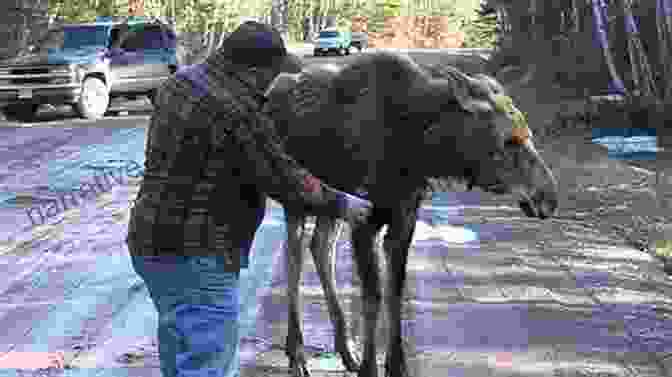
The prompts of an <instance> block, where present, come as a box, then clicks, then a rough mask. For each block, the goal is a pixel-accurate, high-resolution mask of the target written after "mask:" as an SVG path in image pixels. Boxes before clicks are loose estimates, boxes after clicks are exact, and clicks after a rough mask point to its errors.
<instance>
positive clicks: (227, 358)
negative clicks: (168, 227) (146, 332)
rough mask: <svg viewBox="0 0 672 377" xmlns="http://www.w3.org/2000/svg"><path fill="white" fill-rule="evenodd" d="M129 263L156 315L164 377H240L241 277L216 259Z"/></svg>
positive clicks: (142, 259)
mask: <svg viewBox="0 0 672 377" xmlns="http://www.w3.org/2000/svg"><path fill="white" fill-rule="evenodd" d="M131 260H132V263H133V268H134V269H135V271H136V273H137V274H138V275H139V276H140V277H141V278H142V279H143V280H144V281H145V284H146V285H147V289H148V291H149V294H150V297H151V299H152V301H153V302H154V306H155V307H156V310H157V312H158V314H159V325H158V340H159V358H160V362H161V372H162V374H163V377H238V376H239V375H240V358H239V356H240V355H239V343H240V336H239V332H238V313H239V310H240V308H239V288H240V287H239V275H238V274H236V273H231V272H222V270H221V266H222V265H223V263H225V261H223V260H221V259H220V258H218V257H188V256H134V255H132V254H131Z"/></svg>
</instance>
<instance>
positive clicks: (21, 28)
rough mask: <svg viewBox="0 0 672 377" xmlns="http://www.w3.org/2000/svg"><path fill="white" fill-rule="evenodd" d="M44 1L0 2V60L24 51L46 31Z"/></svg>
mask: <svg viewBox="0 0 672 377" xmlns="http://www.w3.org/2000/svg"><path fill="white" fill-rule="evenodd" d="M47 9H48V5H47V2H46V0H9V1H8V0H3V1H2V2H0V21H1V22H0V25H2V26H0V38H1V39H2V40H3V43H2V47H0V58H8V57H13V56H16V55H18V54H20V53H21V52H22V51H25V49H26V47H27V46H28V44H30V43H34V42H35V41H36V40H38V39H39V38H40V37H41V34H42V33H43V32H44V31H45V30H46V29H47V27H48V24H49V18H48V16H47Z"/></svg>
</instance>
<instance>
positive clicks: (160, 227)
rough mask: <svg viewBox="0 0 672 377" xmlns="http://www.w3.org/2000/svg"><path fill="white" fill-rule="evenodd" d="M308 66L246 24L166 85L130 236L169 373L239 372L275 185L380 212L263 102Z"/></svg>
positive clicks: (296, 198) (299, 200)
mask: <svg viewBox="0 0 672 377" xmlns="http://www.w3.org/2000/svg"><path fill="white" fill-rule="evenodd" d="M301 66H302V64H301V61H300V60H299V59H298V58H296V57H292V56H291V55H288V54H287V52H286V49H285V46H284V43H283V41H282V39H281V37H280V35H279V33H278V32H277V31H275V30H273V29H272V28H270V27H269V26H267V25H263V24H259V23H256V22H246V23H244V24H243V25H241V26H240V27H239V28H238V29H237V30H236V31H235V32H233V33H232V34H231V35H230V36H229V38H227V39H226V41H225V42H224V43H223V46H222V47H221V48H220V49H219V50H217V51H216V52H215V53H213V54H212V55H211V56H210V57H208V58H207V59H206V61H205V62H203V63H202V64H199V65H195V66H191V67H189V68H187V69H185V70H182V71H179V72H178V73H177V74H176V75H175V76H173V77H171V78H170V79H169V80H167V81H166V83H164V84H163V85H162V87H161V88H160V90H159V92H158V94H157V98H156V108H155V111H154V114H153V115H152V119H151V121H150V125H149V130H148V133H147V145H146V151H145V154H146V163H145V174H144V178H143V182H142V185H141V188H140V191H139V192H138V196H137V198H136V200H135V204H134V206H133V208H132V209H131V218H130V221H129V229H128V237H127V239H126V242H127V244H128V248H129V252H130V255H131V259H132V263H133V268H134V269H135V271H136V272H137V273H138V275H140V276H141V277H142V279H143V280H144V281H145V283H146V285H147V289H148V291H149V294H150V296H151V299H152V301H153V303H154V305H155V307H156V309H157V312H158V314H159V325H158V339H159V357H160V360H161V370H162V373H163V377H176V376H180V377H184V376H199V377H200V376H203V377H205V376H213V377H235V376H238V374H239V365H238V343H239V337H238V288H239V285H238V278H239V272H240V269H241V268H245V267H247V260H248V254H249V250H250V247H251V244H252V240H253V237H254V234H255V232H256V230H257V228H258V227H259V225H260V224H261V221H262V219H263V216H264V212H265V203H266V195H268V196H270V197H271V198H273V199H275V200H277V201H279V202H280V203H281V204H282V205H284V206H285V207H292V206H293V208H302V209H304V210H306V211H308V212H309V213H311V214H314V215H323V216H331V217H335V218H344V219H346V220H350V221H364V220H366V218H367V217H368V216H369V213H370V208H371V206H370V203H369V202H367V201H365V200H362V199H358V198H356V197H353V196H350V195H348V194H346V193H343V192H340V191H337V190H335V189H333V188H331V187H329V186H327V185H325V184H324V183H322V182H320V180H319V179H317V178H315V177H314V176H312V175H311V174H310V173H309V172H308V171H306V170H305V169H303V168H301V167H300V166H299V165H298V164H297V163H296V162H295V161H294V160H293V159H292V158H291V157H289V156H287V155H286V154H285V153H284V151H283V148H282V145H281V144H280V142H279V141H278V140H279V139H278V138H277V136H276V135H275V131H274V128H273V124H272V122H271V120H270V119H269V118H268V117H267V116H266V115H265V114H264V113H262V112H261V109H262V105H263V102H264V99H265V98H264V96H263V94H262V93H264V91H265V89H266V88H267V87H268V86H269V84H270V83H271V82H272V80H273V79H274V78H275V77H276V75H277V74H278V73H279V72H280V71H281V70H284V71H289V72H298V71H299V70H300V69H301Z"/></svg>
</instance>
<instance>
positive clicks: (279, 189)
mask: <svg viewBox="0 0 672 377" xmlns="http://www.w3.org/2000/svg"><path fill="white" fill-rule="evenodd" d="M236 118H237V121H236ZM228 121H230V122H232V123H233V122H235V123H237V124H231V126H230V127H231V128H230V129H229V130H227V131H229V133H230V134H229V135H228V136H229V137H232V138H233V141H234V143H235V144H236V145H237V146H238V147H240V150H241V153H242V156H243V159H244V163H243V169H242V171H241V172H240V173H241V175H242V176H243V179H245V180H247V181H250V182H254V183H255V184H256V185H257V186H258V187H259V190H260V191H262V192H264V193H266V194H267V195H268V196H270V197H271V198H272V199H274V200H276V201H278V202H280V204H282V205H283V206H286V207H290V208H292V207H294V208H297V207H298V208H302V209H304V210H306V211H308V212H309V213H311V214H313V215H324V216H329V217H338V218H345V219H348V220H355V221H361V220H363V219H364V217H367V216H368V215H369V212H370V208H371V204H370V202H368V201H366V200H363V199H360V198H358V197H355V196H353V195H350V194H347V193H345V192H342V191H339V190H336V189H334V188H332V187H330V186H328V185H326V184H325V183H323V182H322V181H320V180H319V179H318V178H316V177H315V176H313V175H312V174H311V173H310V172H309V171H308V170H306V169H304V168H303V167H301V166H300V165H299V164H298V163H297V162H296V160H294V159H293V158H292V157H290V156H289V155H288V154H287V153H286V152H285V150H284V146H283V145H282V142H281V140H280V138H279V137H278V135H277V134H276V132H275V126H274V123H273V121H272V120H271V119H270V118H269V117H268V116H267V115H265V114H263V113H262V114H241V116H238V117H236V116H234V117H233V119H229V120H228ZM221 126H224V127H227V126H228V125H226V126H225V125H221V124H220V125H216V126H215V127H221Z"/></svg>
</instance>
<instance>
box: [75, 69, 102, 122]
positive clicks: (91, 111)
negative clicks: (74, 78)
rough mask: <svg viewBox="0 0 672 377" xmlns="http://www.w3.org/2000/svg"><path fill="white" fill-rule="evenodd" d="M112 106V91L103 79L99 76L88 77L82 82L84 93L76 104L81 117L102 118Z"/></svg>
mask: <svg viewBox="0 0 672 377" xmlns="http://www.w3.org/2000/svg"><path fill="white" fill-rule="evenodd" d="M109 106H110V93H109V91H108V89H107V86H106V85H105V83H104V82H103V80H101V79H99V78H97V77H87V78H86V79H84V82H83V83H82V94H81V95H80V96H79V100H78V101H77V104H76V105H75V110H76V111H77V114H79V116H80V117H82V118H85V119H100V118H102V117H103V116H104V115H105V112H107V108H108V107H109Z"/></svg>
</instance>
